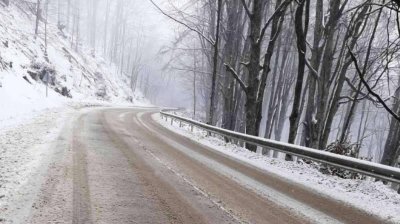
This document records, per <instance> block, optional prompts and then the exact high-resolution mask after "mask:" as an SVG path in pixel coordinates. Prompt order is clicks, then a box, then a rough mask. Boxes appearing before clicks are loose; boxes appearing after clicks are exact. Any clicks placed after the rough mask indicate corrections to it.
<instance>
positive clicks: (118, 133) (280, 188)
mask: <svg viewBox="0 0 400 224" xmlns="http://www.w3.org/2000/svg"><path fill="white" fill-rule="evenodd" d="M156 112H157V110H156V109H149V108H147V109H146V108H143V109H138V108H136V109H132V108H131V109H97V110H91V111H89V112H87V113H82V114H81V115H80V116H79V117H78V118H77V119H75V122H74V123H73V124H72V128H71V130H70V131H71V134H70V135H68V136H69V137H68V136H67V135H66V136H67V137H65V138H62V139H63V140H64V143H65V141H68V142H69V144H63V147H66V150H64V151H65V152H64V153H63V154H61V153H60V155H59V158H58V159H59V160H60V161H63V162H62V163H61V162H60V163H57V165H55V167H56V168H54V169H53V170H51V171H49V177H48V179H49V180H48V181H47V182H46V183H47V184H46V185H45V186H43V189H42V194H41V195H42V196H41V197H40V198H41V199H39V201H40V203H37V211H34V212H32V216H31V219H30V220H29V222H30V223H48V222H61V223H63V222H72V223H363V224H364V223H365V224H368V223H384V221H383V220H380V219H379V218H377V217H375V216H372V215H369V214H366V213H365V212H363V211H361V210H358V209H356V208H353V207H350V206H347V205H344V204H342V203H340V202H338V201H335V200H333V199H331V198H327V197H324V196H323V195H320V194H317V193H315V192H312V191H310V190H308V189H307V188H305V187H303V186H299V185H297V184H294V183H291V182H288V181H287V180H286V179H283V178H280V177H279V176H276V175H274V174H272V173H268V172H266V171H263V170H260V169H258V168H255V167H253V166H251V165H249V164H245V163H243V162H240V161H237V160H235V159H233V158H230V157H228V156H226V155H223V154H221V153H219V152H217V151H214V150H212V149H210V148H207V147H205V146H203V145H200V144H198V143H196V142H194V141H192V140H191V139H188V138H186V137H184V136H181V135H178V134H175V133H174V132H171V131H169V130H168V129H166V128H164V127H162V126H161V125H160V124H158V123H157V122H156V121H154V120H153V118H152V115H153V114H154V113H156ZM65 145H67V146H65ZM59 147H61V146H59ZM68 161H69V162H68ZM57 166H59V167H58V168H57ZM60 179H61V180H60ZM56 180H57V181H56ZM43 195H44V196H43ZM69 198H71V199H69Z"/></svg>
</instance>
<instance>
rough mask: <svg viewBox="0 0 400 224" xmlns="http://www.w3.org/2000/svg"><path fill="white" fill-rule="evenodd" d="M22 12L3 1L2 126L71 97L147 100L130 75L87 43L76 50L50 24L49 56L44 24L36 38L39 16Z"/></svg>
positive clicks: (0, 37)
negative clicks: (36, 24) (134, 84)
mask: <svg viewBox="0 0 400 224" xmlns="http://www.w3.org/2000/svg"><path fill="white" fill-rule="evenodd" d="M24 11H25V10H21V9H20V8H18V7H17V6H15V5H11V6H9V7H3V6H1V5H0V21H1V23H0V62H1V65H0V108H1V110H0V124H1V126H4V125H8V123H10V122H11V121H14V120H15V119H16V118H18V119H22V118H24V117H26V116H29V117H30V116H32V114H35V113H38V112H39V111H42V110H43V109H46V108H51V107H58V106H62V105H64V104H65V103H67V102H71V101H73V102H76V101H86V102H88V101H90V102H93V101H107V102H111V103H129V104H135V105H143V104H148V102H147V100H146V99H144V97H143V96H142V94H141V93H140V92H139V91H136V92H135V93H133V92H132V91H131V89H130V88H129V84H130V80H129V78H128V77H126V76H123V75H119V74H117V72H116V71H117V69H116V68H115V66H113V65H112V64H109V63H108V62H106V61H104V60H103V59H102V58H101V57H99V56H93V54H92V53H91V50H90V49H87V48H85V46H80V47H79V49H80V50H79V51H78V52H77V51H75V49H73V48H71V45H70V42H69V41H68V35H67V34H63V33H61V32H60V31H59V30H58V29H57V27H56V25H55V24H51V23H50V22H49V24H48V31H47V32H48V34H47V35H48V40H47V54H48V56H47V59H46V53H45V52H46V43H45V39H44V37H45V35H44V30H45V29H44V23H41V27H40V29H39V30H40V31H39V35H38V36H37V38H35V34H34V33H35V32H34V30H35V24H34V23H35V22H34V21H35V17H34V15H30V14H29V13H25V12H24ZM46 73H47V74H49V76H48V77H49V78H48V79H47V80H48V82H49V89H48V97H46V85H45V81H46V78H45V77H46V75H45V74H46ZM63 95H64V96H63Z"/></svg>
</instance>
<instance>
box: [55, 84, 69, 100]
mask: <svg viewBox="0 0 400 224" xmlns="http://www.w3.org/2000/svg"><path fill="white" fill-rule="evenodd" d="M55 91H56V92H57V93H59V94H61V95H63V96H65V97H68V98H72V95H71V91H70V90H69V89H68V88H67V87H65V86H63V87H61V89H59V88H56V89H55Z"/></svg>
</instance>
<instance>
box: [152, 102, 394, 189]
mask: <svg viewBox="0 0 400 224" xmlns="http://www.w3.org/2000/svg"><path fill="white" fill-rule="evenodd" d="M167 111H172V110H161V111H160V114H161V116H164V117H165V118H168V117H170V118H171V122H173V120H178V121H180V122H183V123H187V124H189V125H191V126H192V127H193V126H195V127H198V128H201V129H204V130H205V131H207V132H211V133H214V134H218V135H221V136H223V137H227V138H231V139H236V140H239V141H243V142H247V143H250V144H254V145H257V146H261V147H264V148H269V149H271V150H277V151H280V152H283V153H288V154H291V155H295V156H298V157H301V158H306V159H310V160H312V161H316V162H320V163H323V164H327V165H331V166H335V167H338V168H343V169H346V170H349V171H352V172H356V173H361V174H365V175H367V176H371V177H375V178H378V179H381V180H386V181H390V182H394V183H398V184H400V168H395V167H391V166H386V165H382V164H378V163H373V162H369V161H365V160H361V159H356V158H351V157H347V156H343V155H338V154H334V153H330V152H325V151H321V150H316V149H312V148H307V147H303V146H298V145H294V144H288V143H284V142H279V141H274V140H269V139H265V138H261V137H256V136H251V135H247V134H243V133H239V132H234V131H230V130H226V129H222V128H218V127H215V126H211V125H208V124H204V123H201V122H198V121H194V120H192V119H188V118H185V117H181V116H177V115H175V114H172V113H168V112H167Z"/></svg>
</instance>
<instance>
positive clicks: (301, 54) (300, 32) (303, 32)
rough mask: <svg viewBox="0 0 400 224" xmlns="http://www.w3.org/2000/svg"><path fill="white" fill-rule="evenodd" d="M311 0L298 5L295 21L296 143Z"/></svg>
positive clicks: (293, 121) (292, 133) (291, 137)
mask: <svg viewBox="0 0 400 224" xmlns="http://www.w3.org/2000/svg"><path fill="white" fill-rule="evenodd" d="M309 4H310V3H309V0H302V1H301V2H300V3H299V5H298V6H297V9H296V13H295V18H294V23H295V31H296V37H297V48H298V49H297V51H298V68H297V80H296V86H295V90H294V100H293V106H292V113H291V115H290V118H289V121H290V127H289V138H288V142H289V143H292V144H293V143H294V142H295V140H296V136H297V129H298V127H299V121H300V111H301V108H300V100H301V95H302V94H301V93H302V89H303V80H304V70H305V67H306V51H307V46H306V37H307V29H308V20H309V15H308V12H309ZM304 7H306V13H305V19H304V23H305V24H304V26H303V11H304ZM285 159H286V160H293V158H292V156H291V155H289V154H286V158H285Z"/></svg>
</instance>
